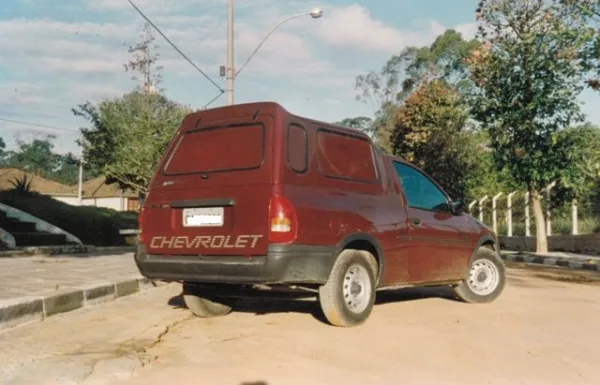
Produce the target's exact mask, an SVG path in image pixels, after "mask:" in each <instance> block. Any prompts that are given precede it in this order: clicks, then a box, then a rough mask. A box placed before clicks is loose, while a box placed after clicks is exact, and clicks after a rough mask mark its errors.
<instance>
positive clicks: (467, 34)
mask: <svg viewBox="0 0 600 385" xmlns="http://www.w3.org/2000/svg"><path fill="white" fill-rule="evenodd" d="M454 29H456V30H457V31H458V32H460V33H461V34H462V36H463V39H466V40H469V39H473V38H475V34H476V33H477V23H465V24H460V25H457V26H456V27H454Z"/></svg>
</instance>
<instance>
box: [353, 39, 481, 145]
mask: <svg viewBox="0 0 600 385" xmlns="http://www.w3.org/2000/svg"><path fill="white" fill-rule="evenodd" d="M478 46H479V43H478V42H477V41H476V40H471V41H466V40H464V39H463V38H462V36H461V34H460V33H458V32H456V31H454V30H448V31H446V32H444V33H443V34H442V35H440V36H438V38H437V39H436V40H435V41H434V42H433V44H432V45H431V46H428V47H407V48H405V49H404V50H403V51H402V52H400V54H398V55H394V56H392V57H391V58H390V59H389V60H388V62H387V63H386V64H385V65H384V66H383V68H382V69H381V71H379V72H375V71H371V72H369V73H368V74H365V75H359V76H357V77H356V89H357V91H358V95H357V99H358V100H360V101H363V102H370V103H371V104H372V106H373V109H374V111H375V119H374V121H373V124H372V125H371V131H372V133H373V136H374V138H375V139H376V141H377V143H378V144H379V146H381V147H382V148H383V149H384V150H386V151H390V152H391V151H394V149H393V148H392V147H393V146H392V144H391V143H389V138H390V133H391V132H392V131H394V129H395V128H396V127H397V125H398V122H397V120H396V118H397V116H396V112H397V109H398V107H399V104H401V103H403V102H404V101H406V99H407V98H408V97H409V96H410V95H411V94H412V93H413V92H414V91H415V90H417V89H419V87H421V86H422V85H423V84H426V83H428V82H430V81H432V80H436V79H438V80H441V81H443V82H444V84H446V85H448V86H449V87H450V88H452V89H453V90H454V91H455V92H456V93H457V95H459V96H460V98H462V96H463V95H464V94H465V93H466V91H467V90H468V89H469V88H470V87H471V86H472V82H471V80H470V78H469V77H468V76H467V75H468V66H467V65H466V62H465V58H466V57H469V55H470V54H471V52H472V51H473V50H474V49H476V48H477V47H478Z"/></svg>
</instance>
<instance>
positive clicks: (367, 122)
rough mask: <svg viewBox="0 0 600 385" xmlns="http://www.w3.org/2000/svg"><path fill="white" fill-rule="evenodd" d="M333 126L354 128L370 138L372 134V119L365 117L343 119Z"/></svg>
mask: <svg viewBox="0 0 600 385" xmlns="http://www.w3.org/2000/svg"><path fill="white" fill-rule="evenodd" d="M335 124H338V125H340V126H345V127H350V128H356V129H358V130H360V131H362V132H364V133H365V134H367V135H369V136H372V135H373V134H374V127H373V119H371V118H368V117H366V116H357V117H354V118H345V119H343V120H341V121H339V122H335Z"/></svg>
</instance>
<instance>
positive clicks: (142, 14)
mask: <svg viewBox="0 0 600 385" xmlns="http://www.w3.org/2000/svg"><path fill="white" fill-rule="evenodd" d="M127 1H129V4H131V6H132V7H133V8H135V10H136V11H137V12H138V13H139V14H140V15H141V16H142V17H143V18H144V19H146V21H147V22H148V23H149V24H150V25H151V26H152V27H153V28H154V29H155V30H156V32H158V33H159V34H160V36H162V37H163V38H164V39H165V40H166V41H167V43H169V44H170V45H171V47H173V48H174V49H175V50H176V51H177V52H178V53H179V54H180V55H181V56H182V57H183V58H184V59H185V60H187V62H188V63H190V64H191V65H192V66H193V67H194V68H195V69H196V70H197V71H198V72H200V73H201V74H202V75H203V76H204V77H205V78H206V79H208V81H209V82H211V83H212V84H213V85H214V86H215V87H217V88H218V89H219V91H221V93H225V90H224V89H222V88H221V87H220V86H219V85H218V84H217V83H216V82H215V81H214V80H212V79H211V78H210V76H208V75H207V74H206V73H204V71H202V70H201V69H200V68H198V66H197V65H196V64H194V62H192V61H191V60H190V58H188V57H187V56H186V54H184V53H183V52H181V50H180V49H179V48H177V46H176V45H175V44H174V43H173V42H172V41H171V40H169V38H168V37H166V36H165V34H164V33H162V31H161V30H160V29H159V28H158V27H157V26H156V25H155V24H154V23H153V22H152V21H151V20H150V19H149V18H148V17H147V16H146V15H145V14H144V13H143V12H142V11H141V10H140V9H139V8H138V7H137V6H136V5H135V4H134V3H133V1H131V0H127Z"/></svg>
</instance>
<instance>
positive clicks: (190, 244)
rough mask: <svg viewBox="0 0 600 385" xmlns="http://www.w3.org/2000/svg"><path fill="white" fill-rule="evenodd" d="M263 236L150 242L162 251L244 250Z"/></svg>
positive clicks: (184, 237)
mask: <svg viewBox="0 0 600 385" xmlns="http://www.w3.org/2000/svg"><path fill="white" fill-rule="evenodd" d="M262 237H263V236H262V235H238V236H231V235H197V236H195V237H191V236H184V235H182V236H178V237H175V236H171V237H153V238H152V240H151V241H150V247H151V248H160V249H197V248H199V247H204V248H207V249H244V248H247V247H250V248H252V247H255V246H256V243H257V242H258V240H259V239H260V238H262Z"/></svg>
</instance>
